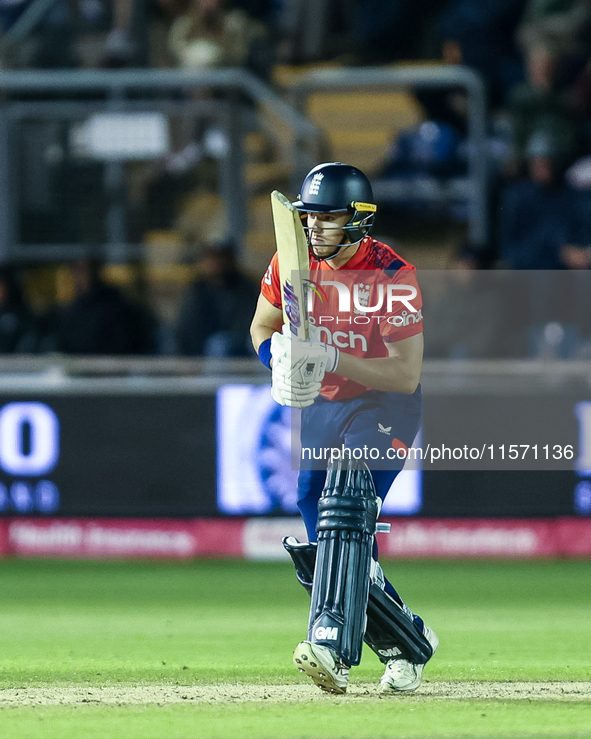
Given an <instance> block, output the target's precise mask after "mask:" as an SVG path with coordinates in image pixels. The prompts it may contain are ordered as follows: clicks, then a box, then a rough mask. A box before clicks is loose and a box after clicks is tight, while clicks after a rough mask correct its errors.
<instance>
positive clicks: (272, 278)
mask: <svg viewBox="0 0 591 739" xmlns="http://www.w3.org/2000/svg"><path fill="white" fill-rule="evenodd" d="M261 295H262V296H263V297H264V298H266V299H267V300H268V301H269V303H271V305H274V306H275V308H279V310H281V283H280V282H279V261H278V259H277V252H275V254H273V259H271V263H270V264H269V266H268V267H267V271H266V272H265V276H264V277H263V279H262V280H261Z"/></svg>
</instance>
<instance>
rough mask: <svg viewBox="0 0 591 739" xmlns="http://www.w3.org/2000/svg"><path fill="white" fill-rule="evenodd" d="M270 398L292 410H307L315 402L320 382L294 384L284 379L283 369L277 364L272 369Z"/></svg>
mask: <svg viewBox="0 0 591 739" xmlns="http://www.w3.org/2000/svg"><path fill="white" fill-rule="evenodd" d="M271 374H272V382H273V384H272V387H271V397H272V398H273V400H275V401H276V402H277V403H279V405H288V406H291V407H292V408H307V407H308V406H309V405H312V403H313V402H314V401H315V400H316V398H317V397H318V394H319V393H320V388H321V387H322V383H321V382H306V383H296V382H293V381H292V380H291V379H288V378H287V377H286V372H285V367H284V366H283V365H282V364H281V362H278V363H277V365H275V363H273V367H272V372H271Z"/></svg>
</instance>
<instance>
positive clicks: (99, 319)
mask: <svg viewBox="0 0 591 739" xmlns="http://www.w3.org/2000/svg"><path fill="white" fill-rule="evenodd" d="M101 268H102V263H101V262H100V261H99V260H98V259H78V260H75V261H73V262H72V263H71V264H70V270H71V274H72V281H73V288H74V298H73V300H72V302H71V303H70V304H69V305H67V306H65V307H64V308H62V309H60V310H58V311H57V313H56V315H55V316H54V317H53V325H54V327H53V331H52V334H53V336H52V339H53V347H52V346H51V343H52V342H51V340H48V341H47V342H46V345H47V348H48V349H49V348H53V349H54V350H56V351H59V352H64V353H66V354H149V353H152V352H154V350H155V338H154V336H155V326H154V320H153V318H152V316H151V314H150V313H149V312H148V311H147V310H146V309H145V308H144V307H143V306H140V305H138V304H136V303H133V302H132V301H131V300H129V299H128V298H127V297H126V296H125V295H124V294H123V293H122V292H121V291H120V290H118V289H117V288H115V287H112V286H111V285H107V284H106V283H105V282H104V281H103V280H102V278H101V276H100V271H101Z"/></svg>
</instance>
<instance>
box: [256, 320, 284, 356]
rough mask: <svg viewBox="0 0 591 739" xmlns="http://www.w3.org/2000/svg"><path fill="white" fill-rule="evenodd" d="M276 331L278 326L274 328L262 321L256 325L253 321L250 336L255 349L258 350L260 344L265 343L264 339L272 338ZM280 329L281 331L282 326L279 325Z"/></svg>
mask: <svg viewBox="0 0 591 739" xmlns="http://www.w3.org/2000/svg"><path fill="white" fill-rule="evenodd" d="M275 331H277V328H274V327H273V326H269V325H265V324H260V323H259V324H256V325H255V324H254V323H253V324H252V325H251V327H250V338H251V341H252V345H253V346H254V349H255V351H257V352H258V350H259V346H260V345H261V344H262V343H263V341H266V340H267V339H270V338H271V336H273V334H274V333H275ZM279 331H281V326H280V327H279Z"/></svg>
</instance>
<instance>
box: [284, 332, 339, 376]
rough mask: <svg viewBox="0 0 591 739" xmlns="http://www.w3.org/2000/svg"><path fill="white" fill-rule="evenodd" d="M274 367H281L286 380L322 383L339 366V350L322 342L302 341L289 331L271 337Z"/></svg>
mask: <svg viewBox="0 0 591 739" xmlns="http://www.w3.org/2000/svg"><path fill="white" fill-rule="evenodd" d="M271 356H272V357H273V367H275V366H276V365H281V366H282V367H283V370H284V374H285V377H286V378H287V379H291V380H292V382H293V383H296V384H299V385H303V384H306V383H309V382H322V380H323V379H324V375H325V374H326V373H327V372H334V371H335V370H336V369H337V367H338V364H339V350H338V349H337V348H336V347H335V346H331V345H330V344H324V343H323V342H321V341H301V340H300V339H298V338H297V337H296V336H294V335H293V334H292V333H291V332H290V331H289V328H288V327H286V326H285V325H284V326H283V332H282V333H280V334H279V333H274V334H273V336H272V337H271Z"/></svg>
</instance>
